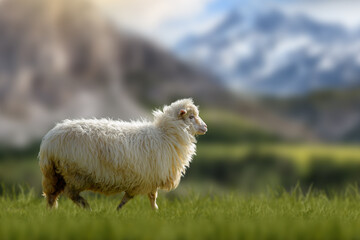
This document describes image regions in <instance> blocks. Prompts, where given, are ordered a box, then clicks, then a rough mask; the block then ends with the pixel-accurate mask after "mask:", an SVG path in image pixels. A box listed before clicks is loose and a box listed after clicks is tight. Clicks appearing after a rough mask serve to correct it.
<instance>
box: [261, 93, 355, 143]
mask: <svg viewBox="0 0 360 240" xmlns="http://www.w3.org/2000/svg"><path fill="white" fill-rule="evenodd" d="M263 103H264V104H266V105H267V106H268V107H269V108H271V109H273V110H275V111H276V112H278V113H279V114H281V115H283V116H286V117H289V118H291V119H296V120H297V121H300V122H302V123H303V124H305V125H307V126H308V127H310V128H311V129H313V130H314V131H315V132H316V133H317V135H318V136H320V137H321V138H322V139H323V140H327V141H351V142H354V141H357V142H359V141H360V88H354V89H347V90H323V91H318V92H314V93H312V94H308V95H306V96H299V97H289V98H264V99H263Z"/></svg>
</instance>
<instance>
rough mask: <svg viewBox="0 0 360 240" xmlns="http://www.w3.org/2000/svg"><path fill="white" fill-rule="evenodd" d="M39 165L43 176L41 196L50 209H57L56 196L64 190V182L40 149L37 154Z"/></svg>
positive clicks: (52, 163)
mask: <svg viewBox="0 0 360 240" xmlns="http://www.w3.org/2000/svg"><path fill="white" fill-rule="evenodd" d="M39 165H40V169H41V172H42V174H43V177H42V187H43V196H44V197H45V198H46V200H47V203H48V206H49V207H50V208H52V207H57V199H58V196H59V194H60V193H61V192H62V191H63V190H64V188H65V185H66V184H65V180H64V178H63V177H62V176H61V175H60V174H59V173H58V172H57V171H56V167H55V164H54V162H53V161H51V159H49V158H48V156H46V154H44V151H42V149H40V153H39Z"/></svg>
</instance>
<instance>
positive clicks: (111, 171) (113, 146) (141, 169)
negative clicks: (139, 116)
mask: <svg viewBox="0 0 360 240" xmlns="http://www.w3.org/2000/svg"><path fill="white" fill-rule="evenodd" d="M153 117H154V120H153V121H152V122H150V121H147V120H141V121H139V120H138V121H131V122H125V121H115V120H110V119H79V120H64V121H63V122H62V123H58V124H57V125H56V126H55V127H54V128H53V129H51V130H50V131H49V132H48V133H47V134H46V135H45V136H44V138H43V139H42V142H41V145H40V151H39V165H40V169H41V172H42V174H43V176H42V187H43V195H44V196H45V198H46V200H47V205H48V206H49V207H50V208H52V207H55V208H56V207H57V199H58V197H59V195H60V194H61V193H64V195H66V196H67V197H68V198H70V199H71V200H72V201H73V202H74V203H75V204H77V205H78V206H80V207H82V208H88V209H89V208H90V206H89V204H88V202H87V201H86V200H85V199H84V198H83V197H82V196H80V193H81V192H82V191H85V190H90V191H93V192H99V193H103V194H106V195H109V194H114V193H121V192H125V194H124V196H123V198H122V200H121V202H120V204H119V205H118V207H117V209H118V210H119V209H121V208H122V207H123V206H124V205H125V204H126V203H127V202H128V201H129V200H130V199H131V198H133V197H134V196H135V195H139V194H143V195H146V194H147V195H148V198H149V200H150V204H151V207H152V208H153V209H155V210H157V209H158V206H157V204H156V198H157V193H158V190H159V189H163V190H167V191H170V190H173V189H175V188H176V187H177V186H178V185H179V182H180V178H181V177H182V176H183V175H184V174H185V170H186V169H187V167H189V164H190V162H191V160H192V157H193V156H194V155H195V151H196V145H195V143H196V137H195V136H196V135H203V134H205V133H206V132H207V125H206V124H205V122H204V121H203V120H202V119H201V118H200V116H199V110H198V108H197V107H196V106H195V105H194V103H193V100H192V99H182V100H178V101H176V102H173V103H172V104H171V105H169V106H164V107H163V109H162V110H159V109H157V110H155V111H153Z"/></svg>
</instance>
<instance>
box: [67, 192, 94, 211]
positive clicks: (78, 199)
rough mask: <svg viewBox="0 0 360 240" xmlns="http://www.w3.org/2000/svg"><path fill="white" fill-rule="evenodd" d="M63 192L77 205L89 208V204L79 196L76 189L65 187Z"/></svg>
mask: <svg viewBox="0 0 360 240" xmlns="http://www.w3.org/2000/svg"><path fill="white" fill-rule="evenodd" d="M65 194H66V195H67V196H68V197H69V198H70V199H71V200H72V201H73V202H74V203H75V204H76V205H78V206H79V207H82V208H85V209H89V210H91V208H90V205H89V204H88V202H87V201H86V200H85V198H83V197H82V196H80V192H79V191H76V190H74V189H70V188H66V189H65Z"/></svg>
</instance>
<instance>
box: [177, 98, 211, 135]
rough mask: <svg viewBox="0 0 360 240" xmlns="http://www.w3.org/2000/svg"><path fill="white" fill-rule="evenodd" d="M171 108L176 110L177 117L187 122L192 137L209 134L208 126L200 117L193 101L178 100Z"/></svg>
mask: <svg viewBox="0 0 360 240" xmlns="http://www.w3.org/2000/svg"><path fill="white" fill-rule="evenodd" d="M170 107H173V108H174V109H176V114H177V116H176V117H177V118H178V119H180V120H183V121H184V122H185V124H186V125H187V126H188V129H189V131H190V133H191V134H192V135H204V134H205V133H206V132H207V126H206V124H205V122H204V121H203V120H202V119H201V117H200V116H199V109H198V108H197V107H196V106H195V105H194V103H193V101H192V99H182V100H178V101H176V102H174V103H172V104H171V105H170Z"/></svg>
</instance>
